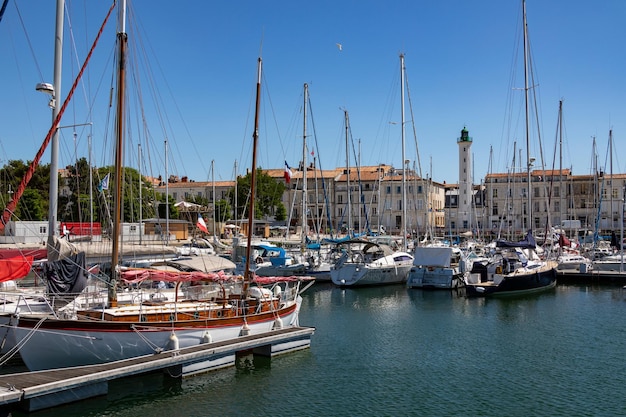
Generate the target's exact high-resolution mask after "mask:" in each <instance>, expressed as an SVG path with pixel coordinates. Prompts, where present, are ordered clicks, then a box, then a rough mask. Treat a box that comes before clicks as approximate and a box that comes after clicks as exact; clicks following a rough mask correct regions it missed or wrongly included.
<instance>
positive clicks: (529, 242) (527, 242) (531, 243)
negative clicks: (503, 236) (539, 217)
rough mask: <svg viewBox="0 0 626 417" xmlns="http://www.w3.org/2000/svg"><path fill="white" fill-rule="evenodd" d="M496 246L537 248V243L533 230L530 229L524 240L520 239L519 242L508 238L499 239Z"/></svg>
mask: <svg viewBox="0 0 626 417" xmlns="http://www.w3.org/2000/svg"><path fill="white" fill-rule="evenodd" d="M496 247H498V248H524V249H535V248H536V247H537V244H536V243H535V238H534V237H533V235H532V232H531V231H530V230H529V231H528V233H527V234H526V237H525V238H524V240H520V241H519V242H509V241H507V240H498V241H497V242H496Z"/></svg>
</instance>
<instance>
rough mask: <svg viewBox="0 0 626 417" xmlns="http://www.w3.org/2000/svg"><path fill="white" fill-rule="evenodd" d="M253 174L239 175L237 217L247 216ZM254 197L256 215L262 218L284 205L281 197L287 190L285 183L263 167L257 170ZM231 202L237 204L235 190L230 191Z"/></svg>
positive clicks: (257, 217)
mask: <svg viewBox="0 0 626 417" xmlns="http://www.w3.org/2000/svg"><path fill="white" fill-rule="evenodd" d="M251 182H252V175H251V174H250V173H248V174H247V175H245V176H243V177H237V188H236V191H237V207H236V210H237V218H239V219H241V218H247V217H248V211H247V207H248V204H249V201H250V199H249V196H250V184H251ZM255 190H256V192H255V199H254V207H255V210H254V217H255V218H256V219H260V218H262V217H264V216H270V215H272V214H274V210H275V208H276V207H278V206H279V205H282V202H281V198H282V195H283V193H284V192H285V184H283V183H282V182H280V181H276V180H275V179H274V178H272V177H271V176H269V175H268V174H266V173H265V172H263V170H262V169H261V168H258V169H257V171H256V187H255ZM229 199H230V202H231V204H233V205H235V204H234V203H235V190H234V189H233V190H231V191H230V192H229Z"/></svg>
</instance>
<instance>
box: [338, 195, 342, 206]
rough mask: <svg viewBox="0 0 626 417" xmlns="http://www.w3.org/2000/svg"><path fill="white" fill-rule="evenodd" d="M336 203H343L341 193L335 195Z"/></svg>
mask: <svg viewBox="0 0 626 417" xmlns="http://www.w3.org/2000/svg"><path fill="white" fill-rule="evenodd" d="M337 203H339V204H343V195H341V194H339V195H338V196H337Z"/></svg>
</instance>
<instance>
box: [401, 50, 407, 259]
mask: <svg viewBox="0 0 626 417" xmlns="http://www.w3.org/2000/svg"><path fill="white" fill-rule="evenodd" d="M400 108H401V111H400V117H401V119H400V126H401V127H400V129H401V132H402V249H403V250H404V251H406V250H407V243H406V216H407V214H406V204H407V199H406V163H407V161H406V156H405V151H404V54H400Z"/></svg>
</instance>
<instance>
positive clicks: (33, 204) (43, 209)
mask: <svg viewBox="0 0 626 417" xmlns="http://www.w3.org/2000/svg"><path fill="white" fill-rule="evenodd" d="M48 206H49V204H48V200H47V199H44V198H43V197H42V195H41V193H40V192H39V191H37V190H33V189H30V188H27V189H26V190H25V191H24V195H22V198H21V200H20V204H19V206H18V211H17V216H18V218H19V219H22V220H45V219H47V218H48V210H47V208H48ZM22 210H24V212H22Z"/></svg>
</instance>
